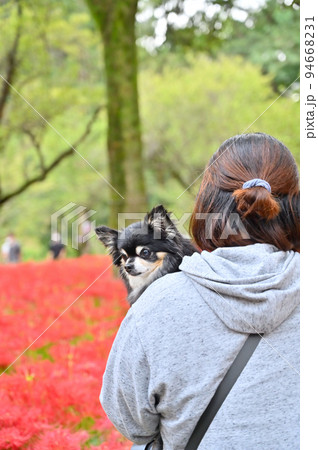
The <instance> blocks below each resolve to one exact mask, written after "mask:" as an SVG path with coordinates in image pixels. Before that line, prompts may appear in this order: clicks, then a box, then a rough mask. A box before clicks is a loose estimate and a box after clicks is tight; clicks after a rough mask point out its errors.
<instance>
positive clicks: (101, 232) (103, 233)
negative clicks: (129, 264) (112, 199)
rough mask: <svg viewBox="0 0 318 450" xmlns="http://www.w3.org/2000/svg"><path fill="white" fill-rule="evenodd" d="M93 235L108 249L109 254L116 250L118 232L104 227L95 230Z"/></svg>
mask: <svg viewBox="0 0 318 450" xmlns="http://www.w3.org/2000/svg"><path fill="white" fill-rule="evenodd" d="M95 233H96V235H97V237H98V239H99V240H100V241H101V242H102V243H103V244H104V245H105V247H107V248H109V249H110V251H111V253H113V251H114V250H115V249H117V241H118V231H117V230H113V229H112V228H108V227H105V226H104V225H102V226H100V227H97V228H95Z"/></svg>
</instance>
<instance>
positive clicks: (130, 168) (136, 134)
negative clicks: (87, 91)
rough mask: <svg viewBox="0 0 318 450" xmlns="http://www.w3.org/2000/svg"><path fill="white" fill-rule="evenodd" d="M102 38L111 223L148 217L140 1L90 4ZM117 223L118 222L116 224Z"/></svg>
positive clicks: (105, 0)
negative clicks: (128, 216) (133, 215)
mask: <svg viewBox="0 0 318 450" xmlns="http://www.w3.org/2000/svg"><path fill="white" fill-rule="evenodd" d="M86 1H87V4H88V6H89V8H90V10H91V13H92V15H93V16H94V18H95V20H96V22H97V25H98V27H99V30H100V32H101V34H102V40H103V45H104V59H105V73H106V86H107V111H108V142H107V147H108V160H109V172H110V182H111V184H112V185H113V186H114V188H115V189H116V190H117V191H118V192H119V193H120V194H121V195H122V196H123V197H124V199H122V198H121V197H120V196H119V195H118V193H116V192H115V191H114V190H112V191H111V211H110V215H111V221H112V222H113V225H114V226H115V225H117V213H119V212H144V211H145V208H146V192H145V181H144V171H143V160H142V143H141V133H140V119H139V108H138V89H137V50H136V37H135V15H136V12H137V3H138V0H86ZM115 221H116V223H115Z"/></svg>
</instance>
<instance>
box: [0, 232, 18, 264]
mask: <svg viewBox="0 0 318 450" xmlns="http://www.w3.org/2000/svg"><path fill="white" fill-rule="evenodd" d="M1 253H2V258H3V261H4V262H5V263H18V262H20V261H21V245H20V243H19V242H18V241H17V240H16V238H15V235H14V233H10V234H8V236H7V237H6V239H5V241H4V243H3V245H2V247H1Z"/></svg>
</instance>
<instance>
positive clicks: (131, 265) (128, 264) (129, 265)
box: [125, 263, 134, 273]
mask: <svg viewBox="0 0 318 450" xmlns="http://www.w3.org/2000/svg"><path fill="white" fill-rule="evenodd" d="M133 268H134V265H133V264H132V263H127V264H125V269H126V271H127V272H128V273H130V272H131V271H132V270H133Z"/></svg>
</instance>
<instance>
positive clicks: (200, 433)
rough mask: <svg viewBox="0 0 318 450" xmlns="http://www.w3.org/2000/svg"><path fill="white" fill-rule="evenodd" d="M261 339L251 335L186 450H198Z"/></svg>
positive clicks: (220, 385)
mask: <svg viewBox="0 0 318 450" xmlns="http://www.w3.org/2000/svg"><path fill="white" fill-rule="evenodd" d="M261 338H262V335H260V334H250V335H249V337H248V338H247V340H246V341H245V344H244V345H243V347H242V348H241V350H240V351H239V353H238V355H237V356H236V358H235V359H234V361H233V363H232V365H231V367H230V368H229V370H228V371H227V373H226V375H225V377H224V378H223V380H222V381H221V383H220V384H219V386H218V388H217V390H216V391H215V394H214V396H213V397H212V399H211V401H210V403H209V404H208V406H207V407H206V409H205V411H204V412H203V414H202V416H201V417H200V419H199V421H198V423H197V425H196V427H195V429H194V431H193V433H192V435H191V436H190V439H189V441H188V443H187V446H186V447H185V450H196V449H197V448H198V447H199V445H200V442H201V441H202V439H203V437H204V435H205V433H206V432H207V430H208V428H209V426H210V425H211V423H212V420H213V419H214V417H215V416H216V414H217V412H218V410H219V409H220V407H221V405H222V403H223V402H224V400H225V399H226V397H227V395H228V394H229V392H230V390H231V389H232V387H233V386H234V384H235V382H236V380H237V379H238V377H239V376H240V374H241V372H242V370H243V369H244V367H245V366H246V364H247V362H248V360H249V359H250V357H251V356H252V354H253V352H254V350H255V349H256V347H257V345H258V343H259V341H260V340H261Z"/></svg>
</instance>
